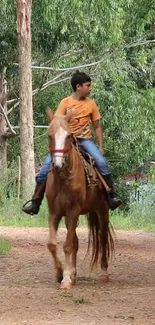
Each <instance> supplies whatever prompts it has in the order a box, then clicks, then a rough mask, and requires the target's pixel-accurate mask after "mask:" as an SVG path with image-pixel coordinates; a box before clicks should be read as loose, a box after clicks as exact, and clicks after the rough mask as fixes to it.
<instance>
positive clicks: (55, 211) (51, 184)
mask: <svg viewBox="0 0 155 325" xmlns="http://www.w3.org/2000/svg"><path fill="white" fill-rule="evenodd" d="M48 117H49V118H50V120H51V123H50V125H49V128H48V137H49V151H50V152H51V155H52V158H53V162H52V169H51V171H50V172H49V174H48V178H47V185H46V197H47V201H48V208H49V240H48V249H49V250H50V252H51V254H52V256H53V258H54V262H55V267H56V271H57V280H58V281H59V282H61V286H60V288H65V289H69V288H70V287H71V285H72V284H74V283H75V280H76V258H77V252H78V237H77V234H76V227H77V224H78V219H79V216H80V215H81V214H84V215H86V214H87V218H88V225H89V240H88V249H89V247H90V244H91V245H92V260H91V264H92V267H93V266H94V264H96V263H97V262H98V261H100V266H101V269H102V273H101V276H100V279H101V280H107V279H108V273H107V268H108V258H109V256H110V252H111V251H113V248H114V242H113V238H112V235H111V232H110V226H109V207H108V204H107V202H106V200H105V198H104V191H103V189H101V187H99V186H89V187H88V186H87V183H86V175H85V170H84V166H83V162H82V159H81V156H80V154H79V152H78V151H77V150H76V149H75V146H74V145H73V142H72V136H71V133H70V129H69V121H70V118H71V115H70V116H68V115H67V116H65V117H64V116H53V114H52V112H51V111H49V110H48ZM94 173H95V171H94ZM63 216H64V219H65V224H66V228H67V236H66V240H65V243H64V246H63V249H64V254H65V265H64V267H63V266H62V263H61V261H60V260H59V258H58V255H57V242H56V232H57V229H58V226H59V222H60V220H61V219H62V217H63Z"/></svg>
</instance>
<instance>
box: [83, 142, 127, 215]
mask: <svg viewBox="0 0 155 325" xmlns="http://www.w3.org/2000/svg"><path fill="white" fill-rule="evenodd" d="M78 142H79V143H80V145H81V147H82V149H83V150H84V151H85V152H87V153H88V154H89V155H90V156H92V157H93V159H94V161H95V164H96V167H97V169H98V170H99V172H100V174H101V175H102V176H103V178H104V180H105V181H106V183H107V185H108V186H109V187H110V188H111V192H110V193H107V195H106V197H107V200H108V203H109V207H110V208H111V209H112V210H114V209H116V208H118V207H119V206H120V205H121V201H120V200H117V199H115V198H114V193H113V181H112V176H111V173H110V169H109V167H108V163H107V160H106V158H105V156H103V155H102V153H101V152H100V150H99V148H98V147H97V145H96V144H95V142H94V141H93V139H92V138H91V139H82V138H80V139H78Z"/></svg>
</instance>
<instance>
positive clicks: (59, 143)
mask: <svg viewBox="0 0 155 325" xmlns="http://www.w3.org/2000/svg"><path fill="white" fill-rule="evenodd" d="M67 135H68V132H67V131H66V130H65V129H63V128H62V127H60V128H59V130H58V131H57V132H56V134H55V149H56V150H59V149H60V150H61V149H64V146H65V140H66V137H67ZM63 155H64V153H63V152H56V153H54V155H53V162H54V165H55V166H57V167H60V168H61V167H62V165H63V162H64V159H63Z"/></svg>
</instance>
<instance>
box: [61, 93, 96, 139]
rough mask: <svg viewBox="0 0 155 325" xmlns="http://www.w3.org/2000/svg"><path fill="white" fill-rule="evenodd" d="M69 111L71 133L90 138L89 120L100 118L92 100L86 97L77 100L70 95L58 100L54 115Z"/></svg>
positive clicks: (64, 113)
mask: <svg viewBox="0 0 155 325" xmlns="http://www.w3.org/2000/svg"><path fill="white" fill-rule="evenodd" d="M69 112H73V116H72V118H71V121H70V130H71V133H72V134H74V135H75V136H76V137H79V138H91V137H92V133H91V125H90V122H91V121H97V120H99V119H100V118H101V114H100V112H99V109H98V107H97V105H96V103H95V102H94V100H92V99H90V98H86V99H84V100H80V101H79V100H77V99H74V98H73V97H72V96H69V97H66V98H64V99H63V100H62V101H61V102H60V104H59V106H58V108H57V110H56V113H55V115H66V114H67V113H69Z"/></svg>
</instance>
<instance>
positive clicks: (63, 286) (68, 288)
mask: <svg viewBox="0 0 155 325" xmlns="http://www.w3.org/2000/svg"><path fill="white" fill-rule="evenodd" d="M71 287H72V284H71V282H70V283H68V282H66V283H65V282H61V285H60V289H66V290H70V289H71Z"/></svg>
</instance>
